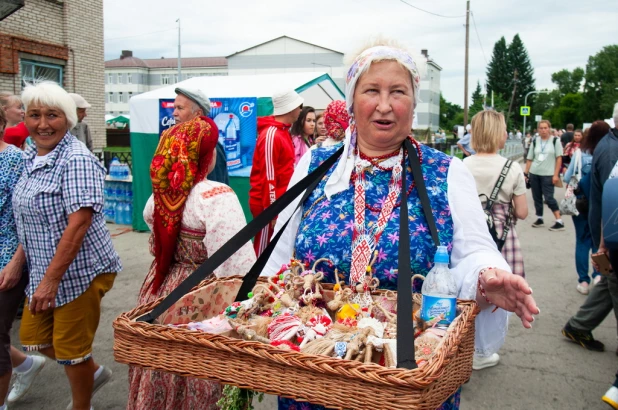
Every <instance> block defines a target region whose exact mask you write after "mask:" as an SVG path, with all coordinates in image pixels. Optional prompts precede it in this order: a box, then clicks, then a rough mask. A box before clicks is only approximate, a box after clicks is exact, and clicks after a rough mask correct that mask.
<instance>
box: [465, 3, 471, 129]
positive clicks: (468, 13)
mask: <svg viewBox="0 0 618 410" xmlns="http://www.w3.org/2000/svg"><path fill="white" fill-rule="evenodd" d="M469 48H470V0H468V1H467V2H466V68H465V75H464V127H465V126H466V125H468V49H469Z"/></svg>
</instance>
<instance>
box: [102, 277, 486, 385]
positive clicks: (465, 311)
mask: <svg viewBox="0 0 618 410" xmlns="http://www.w3.org/2000/svg"><path fill="white" fill-rule="evenodd" d="M238 279H240V280H242V277H241V276H230V277H225V278H210V279H206V280H204V281H202V282H201V283H200V284H199V285H197V286H196V287H194V288H193V289H192V290H191V292H193V291H195V290H197V289H200V288H202V287H205V286H207V285H209V284H211V283H212V282H216V281H228V280H238ZM415 297H418V295H416V296H415ZM162 300H163V298H159V299H157V300H155V301H153V302H151V303H148V304H145V305H141V306H138V307H136V308H134V309H132V310H130V311H128V312H125V313H122V314H120V315H119V316H118V317H117V318H116V319H115V320H114V322H113V324H112V325H113V328H114V330H115V331H116V332H117V333H118V332H128V333H132V334H134V335H141V336H142V337H143V336H144V334H145V333H148V334H149V335H150V336H151V337H154V338H157V339H161V340H179V341H180V340H181V341H182V342H183V343H189V344H193V345H197V346H203V345H205V344H207V345H209V347H211V348H215V349H219V350H226V351H235V352H236V353H240V354H249V355H252V356H259V357H263V355H261V354H259V353H258V352H263V353H267V356H268V357H269V358H270V360H272V361H274V362H277V363H282V364H286V365H293V366H302V362H304V361H309V360H310V361H314V362H318V363H320V364H323V365H325V366H326V367H327V369H324V366H321V369H322V371H323V372H324V373H327V374H333V375H337V374H338V372H337V370H336V369H337V367H339V366H341V365H342V364H343V363H344V362H345V365H346V367H347V368H348V369H350V370H352V371H354V372H355V373H357V374H358V376H359V377H362V378H363V379H364V380H366V381H369V382H372V383H376V384H388V385H393V384H397V385H409V386H413V387H416V388H425V387H427V386H429V385H430V384H432V383H433V382H434V381H435V380H436V379H438V378H439V377H440V376H441V375H442V373H443V372H444V368H445V367H446V366H447V365H448V364H449V363H450V362H451V360H453V358H454V357H455V356H456V354H457V351H458V346H459V344H460V343H461V337H462V335H464V334H466V332H467V331H470V327H471V323H470V322H472V324H473V323H474V317H475V316H476V314H477V313H478V311H479V308H478V305H477V304H476V302H475V301H473V300H459V299H458V301H457V304H458V306H460V307H461V308H462V311H461V314H460V315H459V316H458V322H457V324H456V326H455V327H454V328H452V329H451V330H450V331H449V332H448V334H447V336H446V340H444V341H443V342H441V346H442V349H441V352H439V353H442V354H435V355H433V356H432V357H431V358H430V360H429V361H428V362H427V363H426V364H425V365H424V366H423V367H422V368H416V369H413V370H408V369H399V368H387V367H384V366H380V365H379V364H375V363H369V364H365V363H362V362H357V361H352V360H343V359H338V358H333V357H328V356H322V355H310V354H306V353H301V352H296V351H287V350H282V349H280V348H278V347H275V346H271V345H269V344H266V343H262V342H258V341H250V340H243V339H236V338H232V337H228V336H222V335H215V334H210V333H205V332H200V331H198V330H189V329H184V328H174V327H170V326H167V325H160V324H150V323H146V322H137V321H136V319H137V318H139V317H141V316H142V315H144V314H146V313H148V312H150V311H151V310H152V309H153V308H154V307H155V306H156V305H158V304H159V303H161V301H162ZM449 342H450V343H449ZM445 348H446V349H447V350H446V352H444V350H445ZM290 362H291V363H290ZM376 376H377V377H376Z"/></svg>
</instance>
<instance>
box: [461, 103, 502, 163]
mask: <svg viewBox="0 0 618 410" xmlns="http://www.w3.org/2000/svg"><path fill="white" fill-rule="evenodd" d="M505 134H506V122H505V121H504V115H503V114H502V113H501V112H497V111H493V110H483V111H480V112H478V113H477V114H476V115H475V116H474V117H472V139H471V140H470V143H471V144H472V148H473V149H474V150H475V151H476V152H480V153H485V154H493V153H495V152H496V151H498V148H499V147H500V141H501V140H502V139H503V138H504V135H505Z"/></svg>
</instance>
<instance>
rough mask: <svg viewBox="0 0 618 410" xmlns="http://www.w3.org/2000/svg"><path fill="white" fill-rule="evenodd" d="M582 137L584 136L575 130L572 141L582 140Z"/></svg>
mask: <svg viewBox="0 0 618 410" xmlns="http://www.w3.org/2000/svg"><path fill="white" fill-rule="evenodd" d="M582 139H584V136H583V135H582V133H581V132H576V133H575V134H573V141H575V142H582Z"/></svg>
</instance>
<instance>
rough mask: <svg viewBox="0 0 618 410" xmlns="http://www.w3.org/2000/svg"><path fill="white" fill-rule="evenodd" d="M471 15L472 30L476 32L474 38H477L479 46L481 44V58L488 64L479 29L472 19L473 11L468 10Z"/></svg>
mask: <svg viewBox="0 0 618 410" xmlns="http://www.w3.org/2000/svg"><path fill="white" fill-rule="evenodd" d="M470 14H471V15H472V24H474V31H475V32H476V38H478V40H479V46H481V51H482V52H483V59H484V60H485V65H488V64H489V63H488V62H487V57H485V50H483V43H481V36H479V31H478V30H477V29H476V21H475V20H474V13H473V12H472V11H470Z"/></svg>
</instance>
